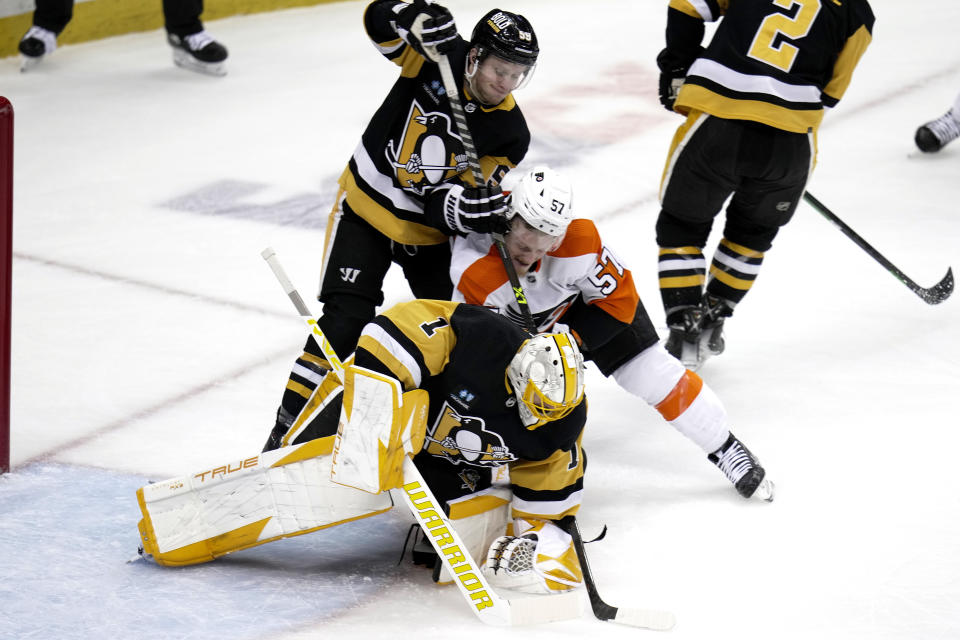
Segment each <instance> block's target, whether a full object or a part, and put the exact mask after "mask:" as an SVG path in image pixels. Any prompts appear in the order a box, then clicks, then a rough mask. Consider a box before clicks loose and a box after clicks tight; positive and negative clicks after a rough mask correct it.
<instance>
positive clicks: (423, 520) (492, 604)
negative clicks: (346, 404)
mask: <svg viewBox="0 0 960 640" xmlns="http://www.w3.org/2000/svg"><path fill="white" fill-rule="evenodd" d="M261 255H262V256H263V259H264V260H266V261H267V264H269V265H270V268H271V269H272V270H273V273H274V275H275V276H276V277H277V280H279V281H280V284H281V286H282V287H283V290H284V291H285V292H286V294H287V296H289V298H290V300H291V301H292V302H293V305H294V306H295V307H296V308H297V313H299V314H300V317H301V318H303V320H304V321H305V322H306V323H307V326H309V327H310V333H311V335H312V336H313V338H314V340H315V341H316V343H317V345H318V346H319V347H320V351H321V352H322V353H323V356H324V357H325V358H326V359H327V362H329V363H330V366H331V367H333V373H334V374H335V375H336V376H337V377H338V378H340V380H341V381H342V380H343V379H344V370H343V362H342V361H341V360H340V358H339V357H337V354H336V352H335V351H334V350H333V346H332V345H331V344H330V341H329V340H327V338H326V336H325V335H324V334H323V331H322V330H321V329H320V327H319V326H318V325H317V321H316V320H315V319H314V317H313V315H312V314H311V313H310V310H309V309H308V308H307V305H306V304H305V303H304V301H303V298H301V297H300V293H299V292H298V291H297V290H296V288H294V286H293V284H292V283H291V282H290V279H289V278H288V277H287V274H286V272H285V271H284V269H283V267H282V266H281V265H280V261H279V260H278V258H277V254H276V252H274V250H273V249H272V248H270V247H268V248H266V249H264V250H263V251H262V252H261ZM400 491H401V493H403V498H404V501H405V502H406V503H407V506H408V507H410V512H411V513H412V514H413V517H414V518H415V519H416V520H417V523H418V524H419V525H420V527H421V528H422V529H423V531H424V533H425V534H426V537H427V538H429V539H430V543H431V544H432V545H433V548H434V549H435V550H436V552H437V555H438V556H439V557H440V559H441V560H442V561H443V564H444V565H445V566H446V568H447V570H448V571H449V572H450V575H452V576H455V580H454V582H456V584H457V587H458V588H459V589H460V593H461V594H462V595H463V597H464V599H465V600H466V601H467V603H468V604H469V605H470V608H471V609H472V610H473V612H474V613H475V614H477V617H478V618H480V620H482V621H483V622H486V623H488V624H493V625H501V626H504V625H517V624H539V623H543V622H554V621H557V620H568V619H571V618H575V617H579V613H580V602H579V595H578V594H577V593H576V592H569V593H565V594H560V595H555V596H550V597H544V598H523V599H519V600H508V599H506V598H503V597H501V596H499V595H497V593H496V592H495V591H494V590H493V589H492V588H491V587H490V585H489V583H488V582H487V580H486V578H485V577H484V575H483V573H482V572H481V570H480V569H481V567H480V565H478V564H477V563H476V561H475V560H474V559H473V558H472V557H471V556H470V552H469V551H468V550H467V545H465V544H464V543H463V540H462V539H461V538H460V536H459V534H458V533H457V531H456V529H455V528H454V527H453V524H452V523H451V522H450V519H449V518H448V517H447V515H446V512H445V511H444V509H443V505H442V504H441V503H440V502H439V501H438V500H437V499H436V497H434V495H433V492H432V491H431V490H430V487H428V486H427V483H426V481H424V479H423V475H422V474H421V473H420V470H419V469H418V468H417V466H416V465H415V464H414V463H413V459H412V458H411V457H410V456H405V457H404V460H403V485H402V486H401V487H400Z"/></svg>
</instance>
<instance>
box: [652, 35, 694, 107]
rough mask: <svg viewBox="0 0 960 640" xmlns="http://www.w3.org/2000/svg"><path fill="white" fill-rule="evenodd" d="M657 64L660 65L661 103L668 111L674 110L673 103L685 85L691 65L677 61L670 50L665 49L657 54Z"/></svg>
mask: <svg viewBox="0 0 960 640" xmlns="http://www.w3.org/2000/svg"><path fill="white" fill-rule="evenodd" d="M657 66H658V67H660V104H662V105H663V108H664V109H666V110H667V111H673V104H674V103H675V102H676V101H677V94H678V93H679V92H680V87H682V86H683V81H684V80H685V79H686V77H687V69H689V68H690V65H683V64H680V63H678V62H676V60H675V59H674V57H673V56H672V55H671V54H670V52H669V51H668V50H667V49H664V50H663V51H661V52H660V55H658V56H657Z"/></svg>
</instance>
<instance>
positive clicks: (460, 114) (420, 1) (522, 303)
mask: <svg viewBox="0 0 960 640" xmlns="http://www.w3.org/2000/svg"><path fill="white" fill-rule="evenodd" d="M415 4H416V5H417V6H419V7H421V8H422V7H424V6H426V4H427V3H426V2H425V1H424V0H416V2H415ZM426 19H427V18H426V16H421V17H419V18H417V20H416V22H415V23H414V25H413V30H414V33H415V34H416V36H417V37H418V38H419V37H420V33H421V32H422V31H423V22H424V20H426ZM425 49H426V53H427V56H428V57H429V58H430V60H432V61H433V62H435V63H436V64H437V66H438V67H439V68H440V78H441V79H442V80H443V90H444V92H445V93H446V94H447V99H448V100H449V101H450V110H451V111H452V112H453V122H454V124H455V125H456V126H457V133H459V134H460V140H461V141H462V142H463V151H464V153H465V154H466V155H467V163H468V164H469V165H470V172H471V174H472V175H473V181H474V182H475V183H476V185H477V186H478V187H479V186H481V185H483V184H486V180H484V178H483V170H482V169H481V168H480V160H479V158H478V157H477V148H476V146H474V144H473V135H472V134H471V133H470V127H468V126H467V116H466V113H464V111H463V105H462V104H460V87H459V85H458V83H457V81H456V79H455V78H454V77H453V70H452V69H451V68H450V59H449V58H448V57H447V56H445V55H444V54H442V53H440V52H439V51H437V48H436V47H426V48H425ZM490 235H491V237H492V238H493V244H494V245H495V246H496V247H497V253H499V254H500V260H501V261H502V262H503V268H504V269H506V271H507V278H508V279H509V280H510V288H511V289H512V290H513V297H514V298H516V300H517V306H518V307H520V313H521V314H522V315H523V323H524V325H525V327H524V328H525V329H526V330H527V333H530V334H531V335H533V334H536V333H537V326H536V324H535V323H534V321H533V314H532V313H531V312H530V305H529V304H528V303H527V296H526V295H525V294H524V293H523V285H521V284H520V278H519V277H517V270H516V269H515V268H514V266H513V261H511V260H510V254H509V253H507V246H506V244H504V241H503V236H502V235H501V234H499V233H492V234H490Z"/></svg>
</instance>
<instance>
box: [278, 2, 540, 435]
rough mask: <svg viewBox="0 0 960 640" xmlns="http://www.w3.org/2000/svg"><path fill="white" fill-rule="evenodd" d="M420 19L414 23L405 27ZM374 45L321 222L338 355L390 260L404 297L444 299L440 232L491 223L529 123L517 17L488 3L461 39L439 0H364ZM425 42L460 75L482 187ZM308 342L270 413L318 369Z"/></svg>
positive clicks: (298, 394) (309, 386)
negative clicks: (388, 80) (349, 151)
mask: <svg viewBox="0 0 960 640" xmlns="http://www.w3.org/2000/svg"><path fill="white" fill-rule="evenodd" d="M423 18H425V19H426V20H425V22H423V23H422V30H421V29H418V28H417V27H415V25H419V24H420V23H421V19H423ZM364 26H365V27H366V30H367V34H368V35H369V37H370V39H371V41H372V42H373V44H374V45H375V46H376V47H377V49H378V50H379V51H380V52H381V53H382V54H383V55H384V57H386V58H387V59H388V60H390V61H392V62H393V63H394V64H396V65H397V66H399V67H400V77H399V78H397V80H396V82H395V83H394V85H393V87H392V88H391V89H390V91H389V93H388V94H387V96H386V98H385V99H384V101H383V103H382V104H381V105H380V107H379V108H378V109H377V111H376V113H375V114H374V115H373V118H372V119H371V120H370V123H369V125H368V126H367V129H366V131H364V132H363V136H362V137H361V139H360V143H359V144H358V145H357V147H356V150H355V151H354V153H353V156H352V157H351V158H350V161H349V163H348V165H347V167H346V169H345V170H344V172H343V174H342V175H341V177H340V182H339V184H340V190H339V193H338V195H337V201H336V204H335V205H334V208H333V211H332V212H331V214H330V218H329V221H328V223H327V238H326V244H325V247H324V255H323V272H322V275H321V285H320V293H319V296H318V298H319V300H320V301H321V302H323V305H324V306H323V315H322V317H320V319H319V320H318V323H319V326H320V327H321V329H322V330H323V332H324V333H325V334H326V335H327V337H328V339H329V340H330V342H331V344H332V345H333V348H334V350H335V351H336V352H337V353H342V354H349V353H351V352H352V351H353V349H354V347H355V346H356V343H357V338H358V337H359V335H360V331H361V329H362V328H363V326H364V325H365V324H366V323H367V322H369V321H370V320H372V319H373V317H374V315H375V313H376V308H377V307H378V306H379V305H380V304H382V303H383V300H384V297H383V281H384V277H385V276H386V274H387V271H388V270H389V268H390V266H391V264H393V263H396V264H398V265H399V266H400V267H401V268H402V269H403V273H404V276H405V277H406V279H407V282H408V283H409V285H410V289H411V291H412V292H413V295H414V297H417V298H433V299H442V300H446V299H449V298H450V294H451V292H452V289H453V286H452V284H451V282H450V277H449V275H448V272H449V266H450V245H449V241H448V239H449V236H450V235H452V234H456V233H465V232H467V231H479V232H481V233H484V232H490V231H492V230H499V228H500V226H502V225H504V224H505V223H503V220H504V218H503V216H502V215H501V214H502V212H503V210H504V208H505V206H504V202H503V194H502V192H501V189H500V186H499V183H500V180H501V178H503V176H504V174H506V173H507V171H509V170H510V169H511V168H512V167H514V166H516V165H517V163H519V162H520V161H521V160H522V159H523V157H524V156H525V155H526V153H527V147H528V146H529V144H530V132H529V130H528V129H527V124H526V121H525V120H524V117H523V114H522V113H521V111H520V108H519V107H518V106H517V103H516V101H515V100H514V98H513V94H512V93H511V92H512V91H513V90H515V89H517V88H519V87H521V86H523V84H524V83H525V82H526V81H527V80H528V79H529V78H530V75H531V74H532V73H533V70H534V67H535V65H536V62H537V56H538V53H539V47H538V44H537V37H536V35H535V34H534V32H533V29H532V27H531V26H530V23H529V22H528V21H527V20H526V18H524V17H523V16H521V15H517V14H514V13H510V12H509V11H501V10H499V9H494V10H492V11H490V12H488V13H487V14H486V15H485V16H484V17H483V18H482V19H481V20H480V21H479V22H478V23H477V25H476V27H475V28H474V29H473V33H472V36H471V38H470V41H469V42H468V41H466V40H464V39H463V38H461V37H460V36H459V35H458V33H457V28H456V25H455V23H454V20H453V17H452V16H451V15H450V12H449V11H448V10H447V9H445V8H444V7H442V6H440V5H438V4H427V3H426V2H423V1H422V0H418V2H415V3H408V2H403V1H401V0H375V1H374V2H371V3H370V4H369V5H368V6H367V8H366V12H365V14H364ZM425 47H426V48H432V47H436V49H437V51H438V52H440V53H443V54H446V55H447V57H448V59H449V60H450V63H451V68H452V69H454V71H455V75H456V76H457V77H458V78H459V80H460V83H461V87H460V94H461V102H462V104H463V109H464V111H465V113H466V120H467V125H468V127H469V129H470V132H471V134H472V137H473V141H474V145H475V147H476V151H477V155H478V159H479V162H480V167H481V169H482V171H483V176H484V178H485V180H486V183H485V184H474V180H473V176H472V175H471V172H470V170H469V165H468V163H467V158H466V155H465V153H464V147H463V144H462V141H461V140H460V137H459V134H458V133H457V127H456V124H455V122H454V120H453V115H452V111H451V107H450V103H449V101H448V99H447V97H446V93H445V90H444V87H443V82H442V80H441V76H440V71H439V67H438V65H437V64H435V63H433V62H431V61H430V60H428V59H427V58H426V57H425V56H424V51H425ZM325 370H326V367H325V364H324V362H323V357H322V355H321V354H320V353H319V352H318V351H317V350H316V348H315V346H314V345H313V344H312V342H311V341H308V343H307V345H306V346H305V351H304V354H303V355H302V356H301V357H300V358H299V359H298V360H297V362H296V364H295V366H294V368H293V371H292V373H291V376H290V382H289V384H288V385H287V390H286V392H285V393H284V396H283V400H282V402H281V406H280V409H279V410H278V413H277V425H278V427H281V428H282V427H284V426H289V425H290V424H292V422H293V421H294V420H295V418H296V416H297V415H298V414H299V413H300V411H301V410H302V408H303V406H304V404H305V403H306V401H307V399H308V398H309V397H310V395H311V394H312V393H313V391H314V390H315V389H316V388H317V386H318V385H319V384H320V381H321V380H322V378H323V376H324V375H325Z"/></svg>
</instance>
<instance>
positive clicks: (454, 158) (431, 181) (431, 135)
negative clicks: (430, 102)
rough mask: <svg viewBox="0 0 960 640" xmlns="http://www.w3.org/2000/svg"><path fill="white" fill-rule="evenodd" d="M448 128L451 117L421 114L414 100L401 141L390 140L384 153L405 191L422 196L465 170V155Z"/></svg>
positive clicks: (456, 138) (457, 139)
mask: <svg viewBox="0 0 960 640" xmlns="http://www.w3.org/2000/svg"><path fill="white" fill-rule="evenodd" d="M451 125H452V122H451V121H450V116H448V115H447V114H445V113H442V112H440V111H433V112H430V113H424V111H423V109H422V108H421V107H420V105H419V103H417V101H416V100H414V102H413V104H412V105H411V107H410V114H409V115H408V116H407V126H406V128H405V129H404V131H403V134H402V136H401V138H400V140H399V141H395V140H390V141H389V142H388V143H387V148H386V150H385V151H384V153H386V156H387V160H389V161H390V164H392V165H393V168H394V171H395V175H396V178H397V182H398V183H399V184H400V185H401V186H402V187H403V189H404V190H406V191H412V192H414V193H416V194H417V195H420V196H422V195H424V194H425V193H426V190H427V189H428V188H429V187H433V185H436V184H439V183H440V182H442V181H443V180H445V179H446V178H449V177H450V176H453V175H456V174H458V173H462V172H464V171H466V170H467V168H468V164H467V156H466V154H465V153H464V152H463V146H462V144H461V143H460V138H459V136H457V135H456V134H455V133H454V132H453V128H452V126H451Z"/></svg>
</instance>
